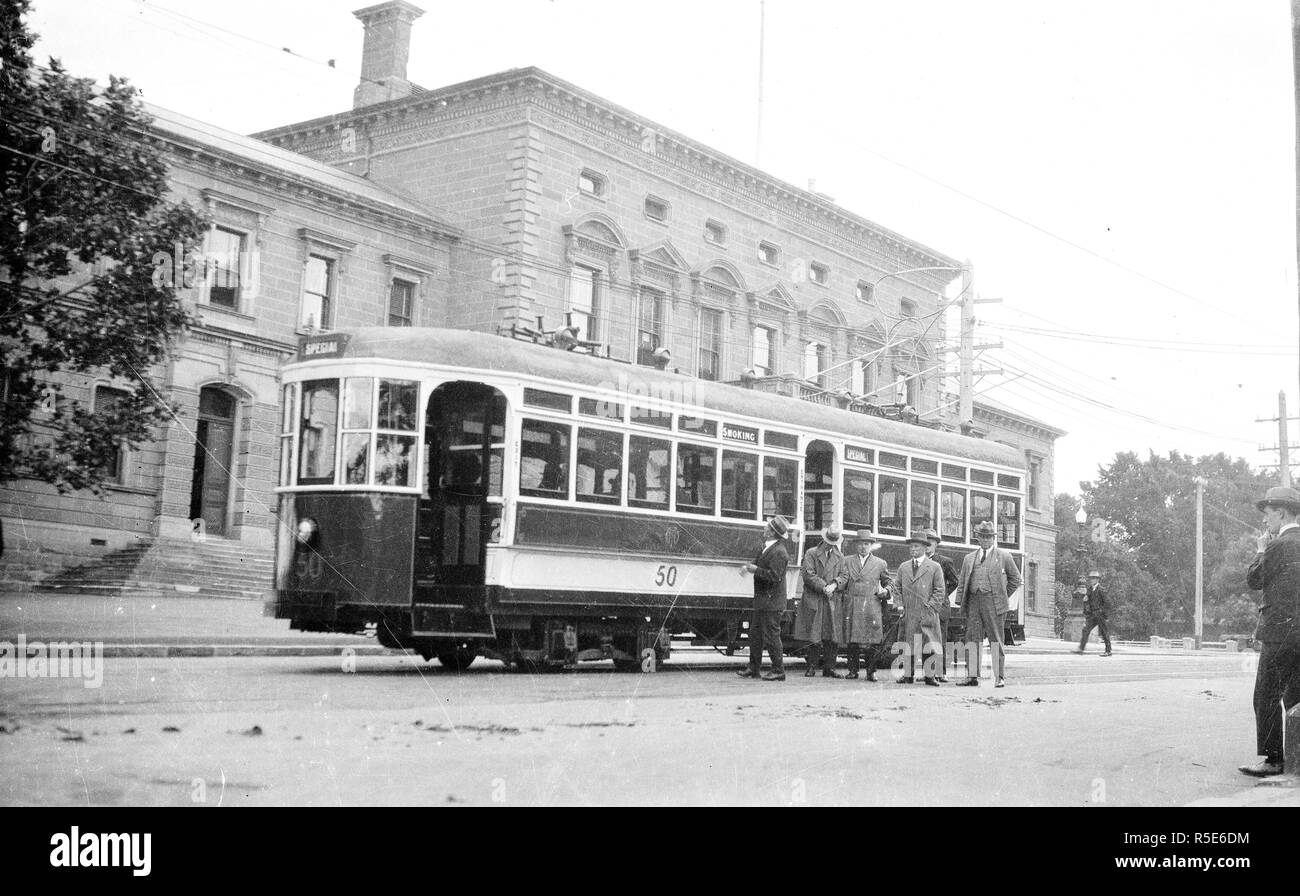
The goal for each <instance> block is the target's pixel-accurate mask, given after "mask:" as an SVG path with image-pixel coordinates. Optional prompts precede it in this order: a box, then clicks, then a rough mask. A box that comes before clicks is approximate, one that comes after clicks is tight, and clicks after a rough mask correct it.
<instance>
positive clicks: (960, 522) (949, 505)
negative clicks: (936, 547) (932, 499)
mask: <svg viewBox="0 0 1300 896" xmlns="http://www.w3.org/2000/svg"><path fill="white" fill-rule="evenodd" d="M939 534H940V535H942V536H943V538H944V540H945V541H959V542H964V541H965V540H966V490H965V489H957V488H948V487H947V486H944V488H943V491H942V492H940V494H939Z"/></svg>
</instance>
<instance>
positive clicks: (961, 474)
mask: <svg viewBox="0 0 1300 896" xmlns="http://www.w3.org/2000/svg"><path fill="white" fill-rule="evenodd" d="M943 478H944V479H957V480H960V481H961V482H965V481H966V468H965V467H958V466H954V465H953V464H944V465H943Z"/></svg>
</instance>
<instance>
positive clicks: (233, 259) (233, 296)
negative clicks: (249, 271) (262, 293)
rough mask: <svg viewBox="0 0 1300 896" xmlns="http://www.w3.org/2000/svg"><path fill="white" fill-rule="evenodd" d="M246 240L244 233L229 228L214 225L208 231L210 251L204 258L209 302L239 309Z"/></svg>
mask: <svg viewBox="0 0 1300 896" xmlns="http://www.w3.org/2000/svg"><path fill="white" fill-rule="evenodd" d="M245 239H246V237H245V236H244V234H242V233H240V232H239V231H237V230H231V229H229V228H226V227H219V226H218V227H213V228H212V230H210V231H208V251H207V253H206V254H205V258H204V261H205V263H206V267H207V271H206V274H205V278H206V282H207V285H208V304H209V305H220V306H221V307H222V308H230V309H231V310H235V311H238V310H239V282H240V277H239V272H240V265H241V263H242V262H243V259H244V241H245Z"/></svg>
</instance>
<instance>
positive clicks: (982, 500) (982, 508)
mask: <svg viewBox="0 0 1300 896" xmlns="http://www.w3.org/2000/svg"><path fill="white" fill-rule="evenodd" d="M991 522H993V496H992V495H990V494H989V493H988V492H971V493H970V528H971V541H972V542H974V541H975V527H976V526H978V525H979V524H980V523H991Z"/></svg>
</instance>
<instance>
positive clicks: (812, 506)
mask: <svg viewBox="0 0 1300 896" xmlns="http://www.w3.org/2000/svg"><path fill="white" fill-rule="evenodd" d="M835 522H839V520H838V518H837V515H836V513H835V448H834V447H833V446H832V445H831V444H830V443H829V442H821V441H816V442H809V443H808V448H807V450H806V451H805V452H804V463H803V526H804V532H805V534H806V537H805V542H804V549H805V550H807V549H808V548H811V547H816V546H817V545H818V544H820V543H821V531H822V529H824V528H826V527H827V526H829V525H830V524H831V523H835Z"/></svg>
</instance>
